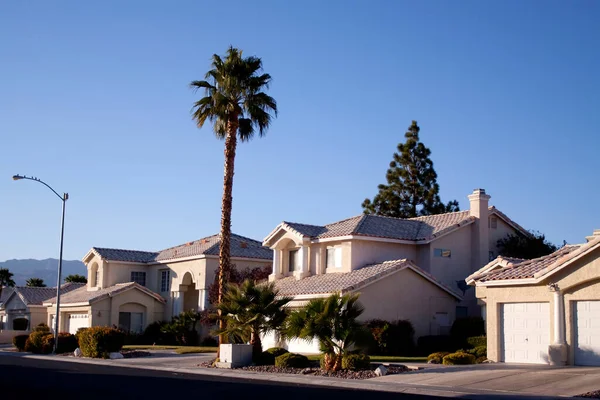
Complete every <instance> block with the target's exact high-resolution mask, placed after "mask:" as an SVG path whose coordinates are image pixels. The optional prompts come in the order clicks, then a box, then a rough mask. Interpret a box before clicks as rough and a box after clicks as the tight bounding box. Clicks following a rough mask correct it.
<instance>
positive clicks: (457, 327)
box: [450, 317, 485, 347]
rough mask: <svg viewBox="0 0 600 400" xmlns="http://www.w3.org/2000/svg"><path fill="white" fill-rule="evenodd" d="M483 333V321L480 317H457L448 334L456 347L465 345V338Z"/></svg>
mask: <svg viewBox="0 0 600 400" xmlns="http://www.w3.org/2000/svg"><path fill="white" fill-rule="evenodd" d="M483 335H485V323H484V321H483V318H481V317H466V318H458V319H457V320H455V321H454V323H453V324H452V328H450V336H452V338H453V339H454V341H455V343H456V344H457V345H458V347H467V345H468V343H467V338H470V337H473V336H483Z"/></svg>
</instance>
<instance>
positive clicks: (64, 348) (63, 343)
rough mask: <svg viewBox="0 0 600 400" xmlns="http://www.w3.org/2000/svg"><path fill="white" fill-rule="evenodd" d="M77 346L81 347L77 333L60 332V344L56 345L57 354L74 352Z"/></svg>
mask: <svg viewBox="0 0 600 400" xmlns="http://www.w3.org/2000/svg"><path fill="white" fill-rule="evenodd" d="M52 344H54V343H52ZM77 347H79V345H78V344H77V338H76V337H75V335H71V334H70V333H67V332H61V333H59V334H58V346H57V347H56V353H57V354H63V353H72V352H74V351H75V349H76V348H77Z"/></svg>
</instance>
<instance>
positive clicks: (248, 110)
mask: <svg viewBox="0 0 600 400" xmlns="http://www.w3.org/2000/svg"><path fill="white" fill-rule="evenodd" d="M205 79H206V80H203V81H193V82H192V83H191V84H190V86H191V87H192V88H193V89H196V90H197V89H204V91H205V97H203V98H201V99H200V100H198V101H197V102H195V103H194V107H193V113H192V115H193V119H194V120H195V121H196V124H197V125H198V127H199V128H202V127H203V126H204V124H205V122H206V121H210V122H211V123H212V125H213V131H214V133H215V135H216V136H217V138H219V139H224V140H225V171H224V182H223V199H222V203H221V235H220V236H221V244H220V249H219V296H218V302H219V303H220V302H221V301H222V300H223V295H224V291H225V284H226V282H227V278H228V274H229V269H230V267H231V261H230V239H231V209H232V190H233V173H234V163H235V152H236V147H237V140H238V138H239V140H241V141H242V142H245V141H249V140H250V139H252V138H253V137H254V134H255V132H257V131H258V135H259V136H261V137H262V136H264V135H265V133H266V131H267V129H268V128H269V125H270V124H271V119H272V115H277V103H276V102H275V100H274V99H273V98H272V97H271V96H268V95H267V94H266V93H265V92H263V90H264V89H265V88H268V86H269V82H270V81H271V76H270V75H269V74H265V73H262V61H261V59H260V58H257V57H245V58H244V57H243V56H242V51H241V50H238V49H236V48H233V47H230V48H229V49H228V50H227V54H226V56H225V58H224V59H223V58H221V57H220V56H219V55H217V54H215V55H213V59H212V69H211V70H210V71H208V72H207V73H206V76H205ZM220 328H221V329H223V328H224V326H223V319H221V322H220ZM223 339H224V338H223V336H222V335H221V336H219V342H222V341H223Z"/></svg>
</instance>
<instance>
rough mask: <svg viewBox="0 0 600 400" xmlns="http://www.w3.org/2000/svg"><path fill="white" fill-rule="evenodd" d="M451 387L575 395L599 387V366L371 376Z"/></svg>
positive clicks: (482, 366) (502, 366)
mask: <svg viewBox="0 0 600 400" xmlns="http://www.w3.org/2000/svg"><path fill="white" fill-rule="evenodd" d="M373 380H375V381H382V382H394V383H399V384H408V385H414V386H423V387H437V388H448V389H451V390H461V391H464V390H466V391H469V390H477V391H480V390H490V391H494V392H498V391H503V392H506V393H512V394H523V395H538V396H575V395H578V394H582V393H586V392H591V391H595V390H599V389H600V368H599V367H552V366H546V365H526V364H503V363H497V364H479V365H469V366H452V367H446V366H444V367H441V366H440V367H437V368H425V369H423V370H420V371H415V372H410V373H406V374H399V375H389V376H385V377H381V378H375V379H373Z"/></svg>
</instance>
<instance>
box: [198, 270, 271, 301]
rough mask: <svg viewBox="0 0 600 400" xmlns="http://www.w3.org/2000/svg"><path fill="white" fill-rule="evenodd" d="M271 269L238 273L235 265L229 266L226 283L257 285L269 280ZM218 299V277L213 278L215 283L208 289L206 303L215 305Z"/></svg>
mask: <svg viewBox="0 0 600 400" xmlns="http://www.w3.org/2000/svg"><path fill="white" fill-rule="evenodd" d="M272 270H273V267H272V266H270V265H267V266H264V267H255V268H245V269H243V270H241V271H238V269H237V268H236V266H235V264H234V265H232V266H231V270H230V271H229V278H228V282H229V283H231V284H238V285H239V284H241V283H242V282H244V281H246V280H251V281H253V282H254V283H259V282H263V281H266V280H267V279H269V274H271V271H272ZM218 299H219V277H218V276H215V281H214V282H213V283H212V284H211V285H210V286H209V287H208V301H209V302H210V304H217V301H218Z"/></svg>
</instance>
